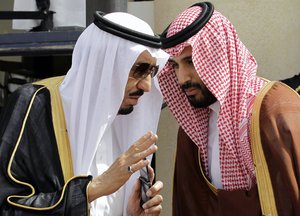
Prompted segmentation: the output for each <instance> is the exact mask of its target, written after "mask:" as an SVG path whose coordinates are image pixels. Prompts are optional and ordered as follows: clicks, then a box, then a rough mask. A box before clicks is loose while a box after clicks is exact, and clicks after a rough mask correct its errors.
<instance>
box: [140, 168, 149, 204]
mask: <svg viewBox="0 0 300 216" xmlns="http://www.w3.org/2000/svg"><path fill="white" fill-rule="evenodd" d="M140 182H141V206H142V205H143V204H144V203H145V202H147V201H148V200H149V199H150V198H149V197H148V196H147V195H146V192H147V191H148V190H149V188H150V187H151V182H150V177H149V173H148V167H144V168H142V169H140Z"/></svg>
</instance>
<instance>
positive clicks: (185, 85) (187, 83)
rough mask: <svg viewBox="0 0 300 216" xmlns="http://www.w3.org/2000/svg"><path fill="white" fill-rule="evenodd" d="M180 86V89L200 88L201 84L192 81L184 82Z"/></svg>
mask: <svg viewBox="0 0 300 216" xmlns="http://www.w3.org/2000/svg"><path fill="white" fill-rule="evenodd" d="M180 87H181V89H182V90H186V89H189V88H193V87H195V88H199V89H201V86H200V84H199V83H192V82H186V83H184V84H182V85H181V86H180Z"/></svg>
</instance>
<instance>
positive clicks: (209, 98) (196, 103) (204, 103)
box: [181, 82, 217, 108]
mask: <svg viewBox="0 0 300 216" xmlns="http://www.w3.org/2000/svg"><path fill="white" fill-rule="evenodd" d="M192 87H193V88H198V89H199V91H201V93H202V94H203V96H204V98H205V99H204V100H199V99H197V98H196V96H195V95H192V96H187V98H188V100H189V102H190V104H191V105H192V106H193V107H195V108H206V107H208V106H210V105H211V104H213V103H214V102H216V101H217V99H216V98H215V96H214V95H213V94H212V93H211V92H210V91H209V90H208V89H207V88H205V89H203V90H202V88H201V86H200V84H198V83H192V82H187V83H184V84H183V85H181V89H182V90H183V91H184V90H185V89H188V88H192Z"/></svg>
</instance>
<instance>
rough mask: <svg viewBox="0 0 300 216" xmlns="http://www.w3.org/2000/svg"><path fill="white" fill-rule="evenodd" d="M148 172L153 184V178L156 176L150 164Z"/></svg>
mask: <svg viewBox="0 0 300 216" xmlns="http://www.w3.org/2000/svg"><path fill="white" fill-rule="evenodd" d="M148 173H149V178H150V182H151V184H152V183H153V180H154V177H155V173H154V170H153V168H152V167H151V166H148Z"/></svg>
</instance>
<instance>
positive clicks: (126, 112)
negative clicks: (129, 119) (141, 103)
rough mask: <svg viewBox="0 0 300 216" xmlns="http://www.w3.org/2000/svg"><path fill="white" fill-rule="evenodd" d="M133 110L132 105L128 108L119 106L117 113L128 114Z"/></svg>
mask: <svg viewBox="0 0 300 216" xmlns="http://www.w3.org/2000/svg"><path fill="white" fill-rule="evenodd" d="M132 111H133V106H130V107H128V108H120V109H119V111H118V115H128V114H130V113H131V112H132Z"/></svg>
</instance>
